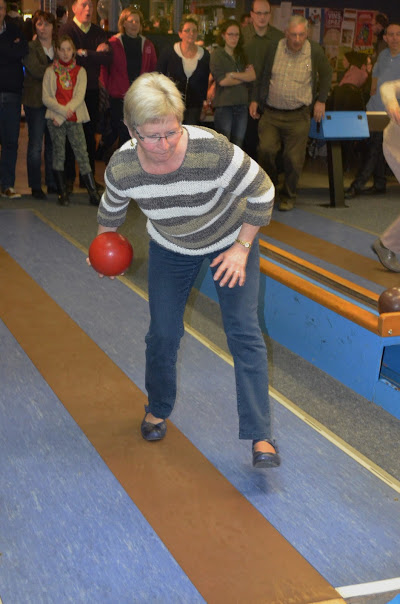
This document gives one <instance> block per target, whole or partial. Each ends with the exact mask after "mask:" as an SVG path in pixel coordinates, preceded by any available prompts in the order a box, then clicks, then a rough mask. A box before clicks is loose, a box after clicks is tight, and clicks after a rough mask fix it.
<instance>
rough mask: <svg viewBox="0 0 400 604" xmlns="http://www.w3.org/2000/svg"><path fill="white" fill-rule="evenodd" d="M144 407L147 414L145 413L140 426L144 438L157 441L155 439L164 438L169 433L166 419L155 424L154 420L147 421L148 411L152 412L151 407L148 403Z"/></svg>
mask: <svg viewBox="0 0 400 604" xmlns="http://www.w3.org/2000/svg"><path fill="white" fill-rule="evenodd" d="M144 409H145V411H146V414H145V416H144V418H143V421H142V424H141V426H140V432H141V434H142V436H143V438H144V440H147V441H149V442H151V441H155V440H162V439H163V438H164V436H165V435H166V433H167V422H166V421H165V419H164V420H163V421H162V422H159V423H158V424H153V423H152V422H147V421H146V416H147V414H148V413H150V411H149V407H148V406H147V405H146V406H145V408H144Z"/></svg>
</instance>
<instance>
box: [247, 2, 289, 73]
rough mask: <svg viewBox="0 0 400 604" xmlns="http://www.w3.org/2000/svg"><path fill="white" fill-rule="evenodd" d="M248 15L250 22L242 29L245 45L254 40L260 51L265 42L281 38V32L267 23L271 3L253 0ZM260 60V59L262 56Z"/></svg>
mask: <svg viewBox="0 0 400 604" xmlns="http://www.w3.org/2000/svg"><path fill="white" fill-rule="evenodd" d="M250 17H251V19H250V22H249V23H247V25H246V26H245V27H243V29H242V33H243V44H244V45H245V46H246V45H247V44H250V42H255V44H256V48H257V50H258V51H259V52H262V49H265V46H266V43H268V42H271V41H273V40H280V39H281V38H283V33H282V32H281V31H280V30H279V29H277V28H276V27H274V26H273V25H270V23H269V22H270V20H271V5H270V3H269V2H268V0H253V2H252V5H251V11H250ZM260 61H262V56H261V57H260Z"/></svg>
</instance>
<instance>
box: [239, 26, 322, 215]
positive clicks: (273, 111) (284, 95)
mask: <svg viewBox="0 0 400 604" xmlns="http://www.w3.org/2000/svg"><path fill="white" fill-rule="evenodd" d="M307 34H308V21H307V20H306V19H305V18H304V17H301V16H298V15H295V16H293V17H291V18H290V20H289V24H288V27H287V29H286V31H285V38H283V39H282V40H280V41H277V42H271V43H270V44H269V45H268V48H267V51H266V54H265V60H264V69H263V72H262V75H261V78H260V79H259V81H258V83H257V86H256V87H255V88H254V91H253V98H252V99H251V103H250V107H249V112H250V115H251V117H253V118H255V119H257V118H260V123H259V132H258V133H259V139H260V143H259V148H258V162H259V164H260V165H261V166H262V167H263V168H264V170H265V171H266V172H267V174H268V175H269V176H270V178H271V180H272V182H273V183H274V185H275V186H277V184H278V169H277V166H276V158H277V155H278V153H279V152H280V151H282V165H283V171H284V176H285V179H284V184H283V188H282V190H281V191H280V193H279V194H277V197H278V195H279V197H278V208H279V210H286V211H287V210H291V209H292V208H293V207H294V204H295V200H296V192H297V184H298V181H299V178H300V175H301V171H302V169H303V165H304V159H305V154H306V146H307V140H308V133H309V130H310V119H311V114H312V115H313V117H314V119H315V120H316V121H317V122H319V121H321V119H322V118H323V117H324V114H325V101H326V99H327V97H328V94H329V90H330V86H331V80H332V67H331V65H330V64H329V61H328V59H327V57H326V56H325V54H324V51H323V49H322V48H321V46H320V45H319V44H317V43H316V42H313V41H311V40H308V39H307ZM260 116H261V117H260Z"/></svg>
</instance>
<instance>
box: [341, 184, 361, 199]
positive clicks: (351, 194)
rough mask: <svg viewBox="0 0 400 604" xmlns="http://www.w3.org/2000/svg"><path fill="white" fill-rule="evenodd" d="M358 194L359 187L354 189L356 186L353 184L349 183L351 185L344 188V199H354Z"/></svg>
mask: <svg viewBox="0 0 400 604" xmlns="http://www.w3.org/2000/svg"><path fill="white" fill-rule="evenodd" d="M359 195H360V189H356V187H353V185H351V187H349V188H348V189H346V190H345V192H344V198H345V199H354V198H355V197H358V196H359Z"/></svg>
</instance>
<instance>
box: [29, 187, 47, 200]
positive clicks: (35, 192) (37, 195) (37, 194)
mask: <svg viewBox="0 0 400 604" xmlns="http://www.w3.org/2000/svg"><path fill="white" fill-rule="evenodd" d="M32 197H33V198H34V199H47V197H46V193H45V192H44V191H43V190H42V189H32Z"/></svg>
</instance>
